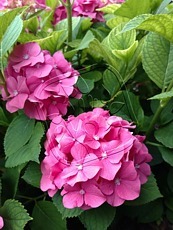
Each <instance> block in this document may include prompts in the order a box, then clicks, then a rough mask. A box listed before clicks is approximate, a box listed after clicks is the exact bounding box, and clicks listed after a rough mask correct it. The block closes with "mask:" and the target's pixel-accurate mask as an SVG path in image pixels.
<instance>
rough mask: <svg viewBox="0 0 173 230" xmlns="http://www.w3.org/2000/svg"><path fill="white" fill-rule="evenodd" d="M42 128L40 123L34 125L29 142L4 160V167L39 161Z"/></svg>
mask: <svg viewBox="0 0 173 230" xmlns="http://www.w3.org/2000/svg"><path fill="white" fill-rule="evenodd" d="M43 134H44V128H43V126H42V124H41V123H39V122H38V123H37V124H36V126H35V127H34V130H33V133H32V136H31V138H30V140H29V142H28V143H27V144H26V145H24V146H22V147H21V148H20V149H18V150H17V151H16V152H14V153H13V154H12V155H10V156H9V157H8V158H7V160H6V164H5V166H6V167H9V168H11V167H15V166H17V165H20V164H23V163H26V162H29V161H35V162H37V163H39V154H40V151H41V146H40V140H41V138H42V137H43Z"/></svg>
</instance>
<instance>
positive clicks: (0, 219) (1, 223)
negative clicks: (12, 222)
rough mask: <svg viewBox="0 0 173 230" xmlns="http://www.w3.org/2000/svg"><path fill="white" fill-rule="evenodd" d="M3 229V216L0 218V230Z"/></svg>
mask: <svg viewBox="0 0 173 230" xmlns="http://www.w3.org/2000/svg"><path fill="white" fill-rule="evenodd" d="M3 227H4V220H3V218H2V216H0V229H2V228H3Z"/></svg>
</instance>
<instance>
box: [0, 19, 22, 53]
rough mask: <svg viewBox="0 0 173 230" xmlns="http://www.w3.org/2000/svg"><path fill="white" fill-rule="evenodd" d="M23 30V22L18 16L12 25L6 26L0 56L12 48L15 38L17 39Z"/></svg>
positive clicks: (0, 45)
mask: <svg viewBox="0 0 173 230" xmlns="http://www.w3.org/2000/svg"><path fill="white" fill-rule="evenodd" d="M22 28H23V21H22V19H21V17H20V16H16V17H15V18H14V20H13V21H12V23H11V24H10V25H9V26H8V28H7V30H6V31H5V33H4V35H3V37H2V40H1V44H0V47H2V49H1V55H2V56H4V54H6V52H7V51H8V50H9V49H10V48H11V47H12V46H13V44H14V43H15V42H16V40H17V38H18V37H19V35H20V33H21V31H22Z"/></svg>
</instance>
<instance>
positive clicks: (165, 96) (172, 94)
mask: <svg viewBox="0 0 173 230" xmlns="http://www.w3.org/2000/svg"><path fill="white" fill-rule="evenodd" d="M170 97H173V91H169V92H164V93H159V94H157V95H155V96H153V97H150V98H149V100H156V99H157V100H163V99H168V98H170Z"/></svg>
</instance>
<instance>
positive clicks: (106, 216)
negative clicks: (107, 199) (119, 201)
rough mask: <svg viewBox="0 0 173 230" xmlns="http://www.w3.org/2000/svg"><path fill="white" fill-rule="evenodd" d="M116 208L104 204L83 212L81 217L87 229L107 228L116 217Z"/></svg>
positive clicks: (102, 229) (103, 229) (104, 229)
mask: <svg viewBox="0 0 173 230" xmlns="http://www.w3.org/2000/svg"><path fill="white" fill-rule="evenodd" d="M115 213H116V208H114V207H112V206H109V205H107V204H104V205H102V206H100V207H98V208H96V209H91V210H87V211H85V212H83V213H82V214H81V215H80V216H79V219H80V220H81V222H82V223H83V224H84V226H85V227H86V229H87V230H96V229H99V230H107V229H108V227H109V225H110V224H111V223H112V221H113V220H114V218H115Z"/></svg>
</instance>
